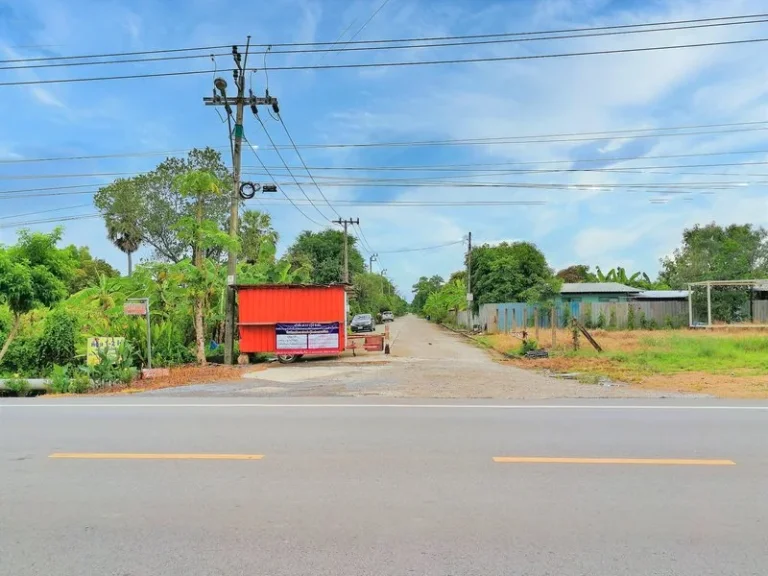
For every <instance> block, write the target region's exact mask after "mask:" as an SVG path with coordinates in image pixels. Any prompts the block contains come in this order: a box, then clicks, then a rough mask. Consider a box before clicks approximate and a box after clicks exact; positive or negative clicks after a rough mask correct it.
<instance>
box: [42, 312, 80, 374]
mask: <svg viewBox="0 0 768 576" xmlns="http://www.w3.org/2000/svg"><path fill="white" fill-rule="evenodd" d="M43 326H44V328H43V333H42V334H41V336H40V339H39V340H38V343H37V350H38V357H37V365H38V366H39V367H40V368H42V369H44V370H45V369H47V368H49V367H50V366H52V365H54V364H69V363H71V362H73V361H74V359H75V341H76V339H77V330H78V326H77V318H76V316H75V315H74V314H73V313H71V312H68V311H67V310H64V309H63V308H57V309H56V310H54V311H52V312H51V313H50V314H48V316H46V318H45V322H44V325H43Z"/></svg>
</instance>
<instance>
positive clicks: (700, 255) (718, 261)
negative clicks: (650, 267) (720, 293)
mask: <svg viewBox="0 0 768 576" xmlns="http://www.w3.org/2000/svg"><path fill="white" fill-rule="evenodd" d="M661 266H662V271H661V274H660V278H661V280H663V281H664V282H665V283H667V284H668V285H669V286H670V287H672V288H676V289H682V288H685V287H686V284H687V283H689V282H702V281H704V280H743V279H749V278H765V277H766V276H767V275H768V231H766V230H765V229H764V228H756V227H753V226H752V225H751V224H741V225H738V224H732V225H731V226H727V227H723V226H718V225H717V224H715V223H712V224H707V225H706V226H699V225H696V226H694V227H693V228H687V229H685V230H684V231H683V242H682V245H681V246H680V247H679V248H678V249H676V250H675V251H674V253H673V254H672V256H670V257H666V258H663V259H662V260H661Z"/></svg>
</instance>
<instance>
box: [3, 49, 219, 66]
mask: <svg viewBox="0 0 768 576" xmlns="http://www.w3.org/2000/svg"><path fill="white" fill-rule="evenodd" d="M221 56H231V54H230V53H224V54H187V55H185V56H158V57H155V58H128V59H123V60H97V61H89V62H56V63H53V64H23V65H11V66H0V70H35V69H40V68H65V67H66V68H68V67H70V66H99V65H114V64H138V63H143V62H170V61H176V60H196V59H198V58H220V57H221Z"/></svg>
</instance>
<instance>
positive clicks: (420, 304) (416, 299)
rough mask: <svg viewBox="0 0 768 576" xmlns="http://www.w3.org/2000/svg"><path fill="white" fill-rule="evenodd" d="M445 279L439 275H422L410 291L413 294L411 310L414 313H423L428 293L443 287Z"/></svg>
mask: <svg viewBox="0 0 768 576" xmlns="http://www.w3.org/2000/svg"><path fill="white" fill-rule="evenodd" d="M443 284H445V281H444V280H443V279H442V277H440V276H437V275H435V276H432V277H431V278H427V277H426V276H422V277H421V278H419V281H418V282H416V284H414V285H413V287H412V289H411V293H412V294H413V295H414V296H413V300H412V301H411V310H412V311H413V312H414V313H416V314H422V315H423V314H425V312H424V306H425V305H426V303H427V299H428V298H429V296H430V294H432V293H434V292H437V291H438V290H440V288H442V287H443Z"/></svg>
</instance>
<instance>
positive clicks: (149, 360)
mask: <svg viewBox="0 0 768 576" xmlns="http://www.w3.org/2000/svg"><path fill="white" fill-rule="evenodd" d="M144 300H145V301H146V303H147V368H148V369H149V370H152V327H151V325H150V323H149V298H145V299H144Z"/></svg>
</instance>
